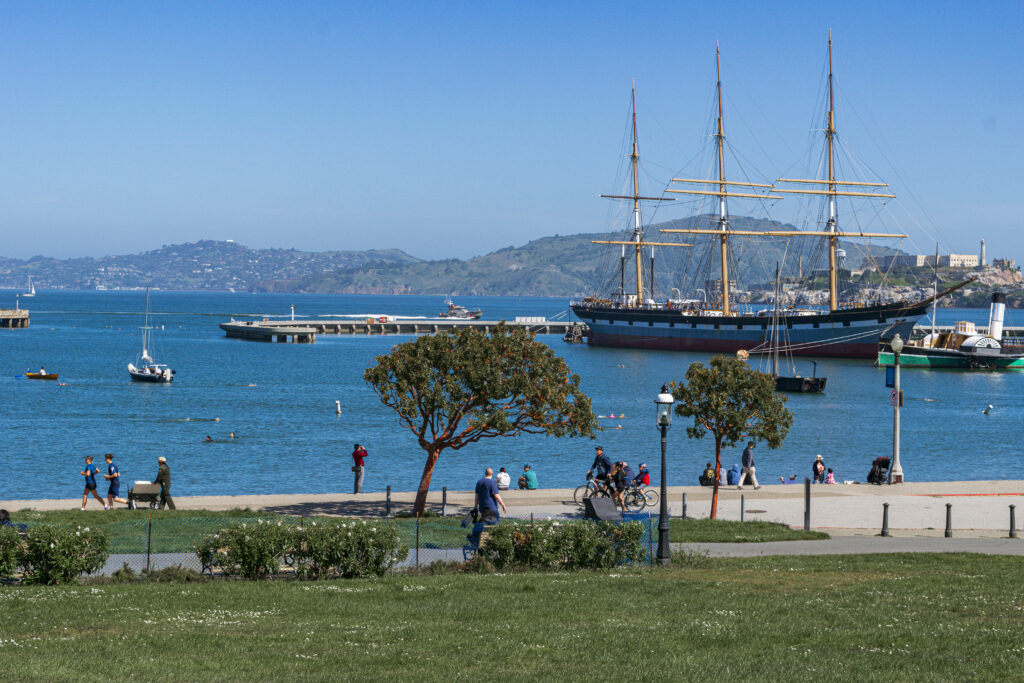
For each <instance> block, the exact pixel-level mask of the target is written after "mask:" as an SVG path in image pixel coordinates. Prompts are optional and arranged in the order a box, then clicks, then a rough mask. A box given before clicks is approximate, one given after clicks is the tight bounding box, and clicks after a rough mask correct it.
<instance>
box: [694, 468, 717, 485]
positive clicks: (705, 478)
mask: <svg viewBox="0 0 1024 683" xmlns="http://www.w3.org/2000/svg"><path fill="white" fill-rule="evenodd" d="M697 481H699V482H700V485H701V486H714V485H715V468H714V467H712V466H711V463H708V464H707V465H705V467H704V472H703V473H701V475H700V477H698V478H697Z"/></svg>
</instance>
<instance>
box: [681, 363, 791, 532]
mask: <svg viewBox="0 0 1024 683" xmlns="http://www.w3.org/2000/svg"><path fill="white" fill-rule="evenodd" d="M671 388H672V395H673V396H674V397H675V399H676V400H677V401H679V403H678V405H676V414H677V415H680V416H682V417H692V418H693V426H692V427H687V428H686V434H687V436H689V437H690V438H691V439H700V438H703V436H704V434H706V433H710V434H712V435H713V436H714V437H715V490H714V493H713V494H712V496H711V518H712V519H715V518H716V517H717V516H718V478H719V475H720V473H721V471H722V446H726V447H732V446H735V445H736V442H737V441H739V440H740V439H748V438H749V439H757V440H760V441H762V442H765V443H767V444H768V447H769V448H772V449H775V448H778V447H779V446H781V445H782V442H783V440H784V439H785V438H786V435H787V434H788V433H789V428H790V427H791V426H792V425H793V413H791V412H789V410H788V409H787V408H786V400H787V399H786V397H785V396H782V395H779V394H776V393H775V380H774V378H772V376H771V375H768V374H765V373H763V372H758V371H757V370H754V369H753V368H751V367H750V366H749V365H747V364H746V363H745V362H743V361H741V360H739V359H738V358H732V357H729V356H715V357H713V358H712V359H711V362H710V367H704V364H703V363H699V362H697V363H691V364H690V368H689V369H688V370H687V371H686V383H685V384H677V383H675V382H673V383H672V386H671Z"/></svg>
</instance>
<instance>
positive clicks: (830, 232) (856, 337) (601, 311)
mask: <svg viewBox="0 0 1024 683" xmlns="http://www.w3.org/2000/svg"><path fill="white" fill-rule="evenodd" d="M715 61H716V75H717V85H716V100H717V121H716V132H715V134H714V138H715V145H716V164H715V166H716V169H715V170H716V171H717V173H716V175H717V177H715V178H711V179H692V178H672V183H674V184H676V185H674V186H672V187H670V188H669V189H667V190H666V191H667V192H669V193H675V194H682V195H697V196H704V197H711V198H715V199H717V214H716V216H715V222H714V226H713V227H711V228H699V227H691V228H665V229H662V230H661V232H662V233H681V234H686V235H703V236H710V237H711V238H712V239H713V240H714V241H715V242H716V244H715V247H716V251H717V254H716V256H717V260H718V261H719V263H718V270H719V277H718V281H717V283H716V289H717V291H714V292H713V294H714V296H713V297H710V298H709V297H708V296H707V294H706V293H705V296H704V298H702V299H695V298H684V297H681V296H680V297H677V298H672V297H668V298H666V299H662V300H656V299H655V298H654V296H653V291H654V289H653V286H649V287H646V288H645V286H644V264H643V256H644V247H647V246H649V247H651V254H652V256H651V258H652V262H653V253H654V250H653V247H655V246H673V247H679V246H684V247H685V246H692V245H689V244H683V243H678V242H652V241H647V240H646V239H645V238H644V230H643V223H642V220H641V218H642V217H641V202H645V201H656V202H660V201H667V200H668V201H670V200H672V199H673V198H670V197H643V196H641V195H640V192H639V184H638V179H637V165H638V159H639V154H638V151H637V150H638V145H637V133H636V106H635V96H634V97H633V98H632V99H633V109H632V132H633V151H632V155H631V161H632V172H633V194H632V195H602V196H603V197H608V198H612V199H625V200H631V201H632V202H633V217H634V221H633V226H632V230H633V232H632V235H631V236H630V239H628V240H622V241H617V240H594V242H595V243H596V244H616V245H621V247H622V260H621V268H622V274H621V279H622V282H621V286H620V288H619V290H618V291H617V292H615V293H613V294H611V295H610V296H607V297H586V298H584V299H582V300H579V301H573V302H572V304H571V306H572V310H573V312H574V313H575V314H576V316H577V317H579V318H580V319H581V320H583V321H584V322H585V323H587V326H588V328H589V331H588V335H587V341H588V343H589V344H592V345H596V346H615V347H631V348H649V349H674V350H683V351H711V352H727V353H732V352H736V351H739V350H745V351H754V352H758V351H767V350H768V348H769V346H770V343H771V335H772V330H773V323H772V319H773V315H778V316H781V318H782V320H781V321H779V322H778V323H777V324H784V325H785V328H786V335H785V337H786V340H787V346H786V348H785V351H786V352H787V353H790V354H794V355H814V356H839V357H855V358H874V357H875V356H876V354H877V352H878V344H879V340H880V339H890V338H892V336H893V335H895V334H899V335H901V337H902V338H904V339H907V338H909V337H910V335H911V331H912V330H913V327H914V325H915V324H916V322H917V320H918V319H919V318H920V317H921V316H922V315H924V314H925V312H926V310H927V308H928V306H929V305H930V304H931V303H932V301H934V300H936V299H939V298H942V297H944V296H946V295H948V294H949V293H951V292H953V291H955V290H956V289H958V288H960V287H962V286H963V285H964V284H966V282H965V283H960V284H958V285H956V286H954V287H951V288H949V289H946V290H944V291H941V292H933V293H932V294H931V295H930V296H927V297H922V298H918V299H914V300H897V301H888V302H873V303H866V302H855V301H851V302H846V303H844V302H841V301H840V300H839V288H838V284H837V271H838V263H837V260H838V259H837V251H838V244H839V240H840V239H847V240H849V239H866V238H867V239H870V238H897V239H899V238H905V237H907V235H905V234H900V233H880V232H862V231H859V230H858V231H846V230H843V229H842V228H841V227H840V224H839V215H838V207H837V200H838V199H839V198H843V197H850V198H878V199H891V198H894V197H895V196H896V195H894V194H891V193H889V192H888V191H887V190H888V185H887V184H886V183H884V182H870V181H869V182H864V181H847V180H841V179H839V178H837V177H836V164H835V144H836V128H835V107H834V98H833V86H832V37H831V35H830V36H829V42H828V62H829V69H828V72H829V73H828V114H827V121H826V128H825V145H826V156H827V161H828V167H827V177H825V178H779V179H777V180H776V181H775V182H774V183H752V182H740V181H733V180H729V179H728V178H727V176H726V168H725V153H724V148H725V126H724V123H723V112H722V109H723V108H722V78H721V66H720V60H719V55H718V48H717V46H716V49H715ZM785 195H810V196H819V197H822V198H824V199H826V200H827V210H828V219H827V221H826V222H825V225H824V229H823V230H821V229H817V230H795V229H794V230H755V229H744V228H742V227H735V226H733V225H732V223H731V221H730V218H729V212H728V201H729V200H730V199H733V198H736V199H744V200H746V199H755V200H759V201H762V202H763V201H765V200H776V199H782V198H783V197H784V196H785ZM749 237H766V238H791V237H817V238H824V239H826V240H827V251H828V289H829V291H828V308H827V310H824V309H823V308H813V307H802V308H798V307H790V308H787V309H785V310H782V311H779V312H778V314H774V313H773V311H772V310H762V311H754V312H750V311H742V310H738V309H737V307H736V306H735V305H734V302H733V301H732V291H731V290H732V283H731V282H730V275H729V246H730V241H731V240H733V239H734V238H749ZM627 247H631V248H632V251H633V255H634V256H635V266H636V276H635V284H636V288H635V292H628V293H627V292H626V291H625V285H626V278H625V264H626V249H627ZM653 274H654V269H653V264H652V267H651V269H650V276H651V279H653Z"/></svg>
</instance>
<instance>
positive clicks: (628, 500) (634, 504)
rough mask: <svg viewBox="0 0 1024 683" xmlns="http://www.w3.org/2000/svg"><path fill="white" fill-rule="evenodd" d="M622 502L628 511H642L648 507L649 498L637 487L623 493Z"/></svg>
mask: <svg viewBox="0 0 1024 683" xmlns="http://www.w3.org/2000/svg"><path fill="white" fill-rule="evenodd" d="M622 502H623V503H624V504H625V506H626V510H627V511H628V512H640V511H641V510H643V509H644V508H645V507H647V499H646V498H644V496H643V494H642V493H640V492H639V491H637V490H636V489H633V490H631V491H626V492H625V493H623V494H622Z"/></svg>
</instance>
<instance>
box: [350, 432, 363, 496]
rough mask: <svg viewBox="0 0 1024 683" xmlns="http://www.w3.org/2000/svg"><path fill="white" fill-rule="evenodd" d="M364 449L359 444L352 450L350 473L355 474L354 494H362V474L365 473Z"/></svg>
mask: <svg viewBox="0 0 1024 683" xmlns="http://www.w3.org/2000/svg"><path fill="white" fill-rule="evenodd" d="M366 455H367V453H366V449H365V448H363V447H362V446H360V445H359V444H356V445H355V448H353V449H352V463H353V464H352V472H354V473H355V491H354V493H362V492H363V474H365V472H366V460H365V459H364V458H366Z"/></svg>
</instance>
